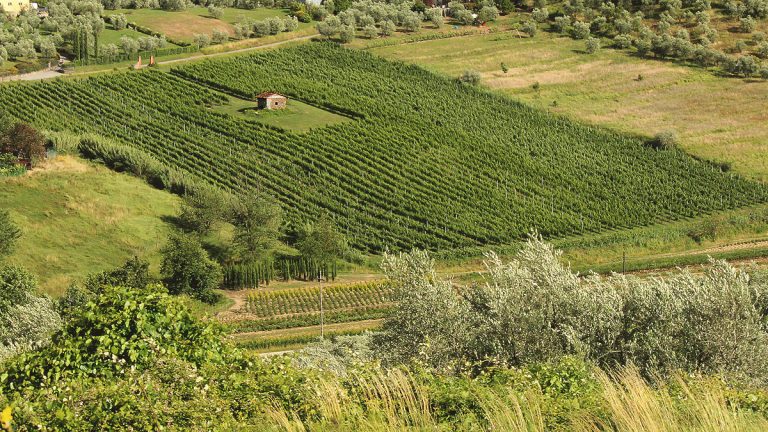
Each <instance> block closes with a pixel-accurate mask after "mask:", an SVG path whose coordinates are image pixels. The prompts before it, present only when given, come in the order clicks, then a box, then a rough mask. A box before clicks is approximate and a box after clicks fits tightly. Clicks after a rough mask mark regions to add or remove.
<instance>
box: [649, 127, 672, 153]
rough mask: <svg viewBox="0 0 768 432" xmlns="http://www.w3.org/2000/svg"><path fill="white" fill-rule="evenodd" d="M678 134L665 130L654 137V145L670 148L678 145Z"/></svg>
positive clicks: (659, 147)
mask: <svg viewBox="0 0 768 432" xmlns="http://www.w3.org/2000/svg"><path fill="white" fill-rule="evenodd" d="M677 141H678V140H677V134H676V133H675V132H673V131H663V132H659V133H657V134H656V136H654V137H653V142H652V144H653V147H655V148H658V149H664V150H669V149H673V148H675V147H677Z"/></svg>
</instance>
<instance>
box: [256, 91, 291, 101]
mask: <svg viewBox="0 0 768 432" xmlns="http://www.w3.org/2000/svg"><path fill="white" fill-rule="evenodd" d="M273 96H280V97H285V96H283V95H281V94H280V93H275V92H264V93H259V94H257V95H256V98H258V99H261V98H268V97H273Z"/></svg>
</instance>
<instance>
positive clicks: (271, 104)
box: [256, 92, 288, 109]
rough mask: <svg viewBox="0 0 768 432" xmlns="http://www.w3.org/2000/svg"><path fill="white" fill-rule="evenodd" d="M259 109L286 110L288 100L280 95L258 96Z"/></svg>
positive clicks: (266, 93) (267, 94)
mask: <svg viewBox="0 0 768 432" xmlns="http://www.w3.org/2000/svg"><path fill="white" fill-rule="evenodd" d="M256 100H257V101H258V103H259V109H285V107H286V105H287V104H288V98H287V97H285V96H283V95H281V94H280V93H273V92H264V93H260V94H258V95H256Z"/></svg>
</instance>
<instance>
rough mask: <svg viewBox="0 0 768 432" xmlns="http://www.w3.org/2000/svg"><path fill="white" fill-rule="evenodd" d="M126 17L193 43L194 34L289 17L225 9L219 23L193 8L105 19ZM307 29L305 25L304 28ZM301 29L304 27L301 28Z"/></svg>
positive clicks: (137, 12)
mask: <svg viewBox="0 0 768 432" xmlns="http://www.w3.org/2000/svg"><path fill="white" fill-rule="evenodd" d="M112 14H125V15H126V17H127V18H128V21H129V22H134V23H136V24H138V25H140V26H142V27H147V28H150V29H152V30H154V31H157V32H159V33H163V34H165V35H166V36H167V37H168V38H171V39H174V40H179V41H185V42H192V39H193V37H194V35H195V34H208V35H210V34H211V33H212V32H213V31H214V30H223V31H226V32H227V33H229V34H230V35H232V34H234V28H233V27H232V24H234V23H237V22H241V21H244V20H261V19H264V18H269V17H281V18H283V17H286V16H288V11H287V10H284V9H268V8H257V9H234V8H225V9H224V15H223V16H222V18H221V19H220V20H219V19H216V18H213V17H211V16H210V15H209V14H208V9H207V8H204V7H192V8H189V9H186V10H184V11H179V12H168V11H164V10H160V9H119V10H116V11H109V13H105V15H112ZM305 26H306V24H305ZM300 28H301V27H300Z"/></svg>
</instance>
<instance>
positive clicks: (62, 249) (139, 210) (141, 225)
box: [0, 156, 179, 295]
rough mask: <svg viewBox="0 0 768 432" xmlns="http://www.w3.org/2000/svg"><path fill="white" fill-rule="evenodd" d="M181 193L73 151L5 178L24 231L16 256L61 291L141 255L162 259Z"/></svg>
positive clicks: (2, 197) (0, 187)
mask: <svg viewBox="0 0 768 432" xmlns="http://www.w3.org/2000/svg"><path fill="white" fill-rule="evenodd" d="M178 201H179V200H178V198H176V197H175V196H173V195H171V194H169V193H167V192H163V191H159V190H156V189H153V188H152V187H150V186H148V185H147V184H146V183H144V182H143V181H142V180H140V179H138V178H135V177H131V176H129V175H127V174H119V173H115V172H113V171H110V170H109V169H107V168H105V167H103V166H100V165H96V164H92V163H89V162H85V161H83V160H82V159H77V158H73V157H70V156H59V157H57V158H56V159H55V160H53V161H50V162H48V163H47V164H46V165H45V166H43V167H42V168H40V169H35V170H33V171H31V172H29V173H27V175H25V176H22V177H16V178H0V203H2V207H3V208H7V209H8V210H10V213H11V217H12V218H13V220H14V221H15V222H16V223H17V224H18V225H19V226H20V227H21V229H22V231H23V236H22V238H21V240H20V241H19V244H18V246H17V248H16V251H15V253H14V254H13V255H11V256H10V257H9V259H8V260H9V261H10V262H11V263H15V264H20V265H23V266H25V267H27V268H28V269H29V270H31V271H32V272H33V273H35V274H36V275H38V277H39V278H40V282H41V289H42V290H43V291H45V292H47V293H49V294H53V295H57V294H60V293H61V292H63V290H64V289H66V288H67V286H68V285H69V283H70V282H72V281H73V280H75V279H77V278H82V277H84V276H85V275H87V274H88V273H91V272H95V271H101V270H106V269H110V268H114V267H116V266H119V265H120V264H122V263H123V262H124V261H125V260H126V259H128V258H130V257H131V256H133V255H138V256H141V257H142V258H144V259H148V260H149V261H150V262H151V263H152V264H155V265H156V264H157V263H158V262H159V258H158V254H157V252H158V249H159V248H160V247H162V245H163V243H164V242H165V237H166V232H167V230H168V228H169V225H168V223H167V222H166V221H164V218H167V217H170V216H173V215H175V214H176V212H177V208H178Z"/></svg>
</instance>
